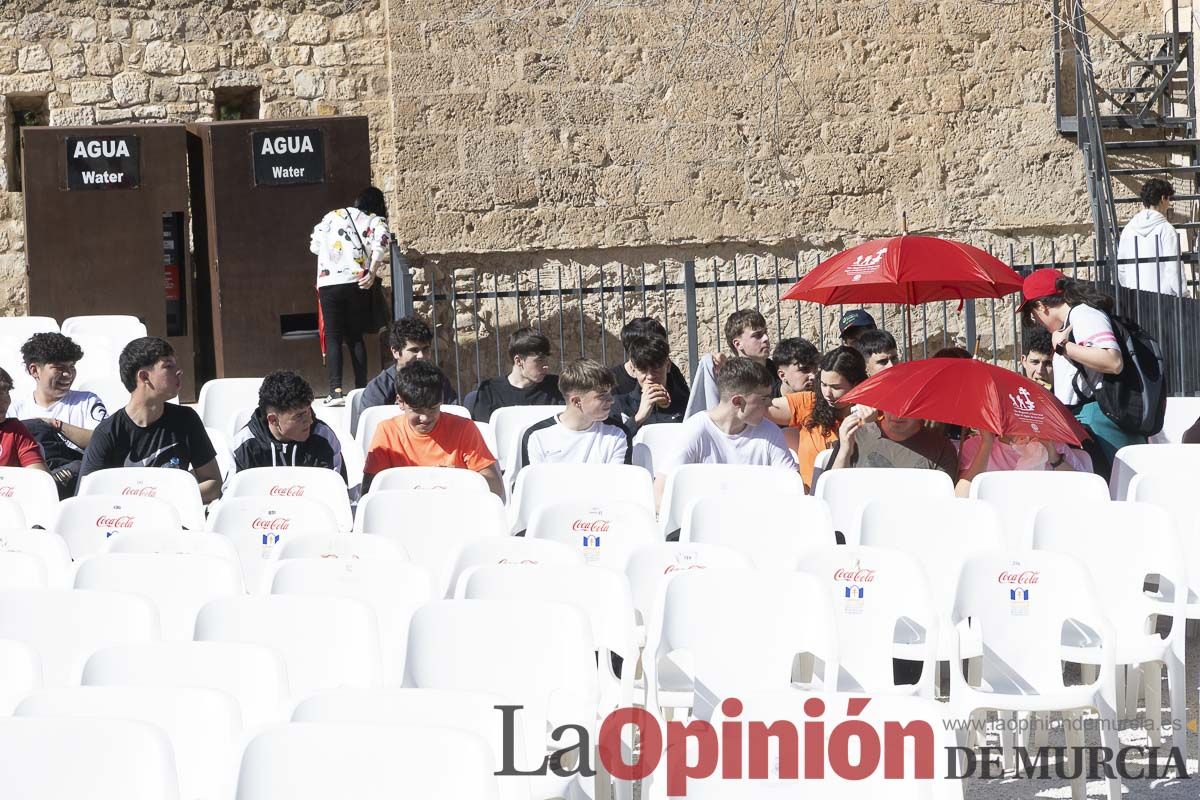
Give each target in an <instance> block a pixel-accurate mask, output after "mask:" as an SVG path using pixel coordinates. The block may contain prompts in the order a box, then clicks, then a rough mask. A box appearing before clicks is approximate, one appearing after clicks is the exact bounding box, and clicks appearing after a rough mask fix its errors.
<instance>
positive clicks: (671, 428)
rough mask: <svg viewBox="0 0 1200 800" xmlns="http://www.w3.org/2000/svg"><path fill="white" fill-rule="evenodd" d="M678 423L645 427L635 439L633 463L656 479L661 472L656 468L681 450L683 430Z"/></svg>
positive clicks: (664, 423) (663, 423)
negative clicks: (680, 440)
mask: <svg viewBox="0 0 1200 800" xmlns="http://www.w3.org/2000/svg"><path fill="white" fill-rule="evenodd" d="M679 425H680V423H677V422H662V423H659V424H657V425H643V426H642V427H641V428H640V429H639V430H638V432H637V433H636V434H635V435H634V437H633V463H634V466H638V467H641V468H642V469H644V470H646V471H647V472H649V473H650V477H655V476H656V475H658V474H659V473H660V472H661V470H658V469H657V468H656V466H655V462H657V463H658V464H659V465H661V464H663V463H664V462H665V461H666V460H667V459H669V458H670V456H671V455H672V454H673V453H674V452H676V451H677V450H678V449H679V437H680V436H682V435H683V434H682V430H683V429H682V428H680V427H679Z"/></svg>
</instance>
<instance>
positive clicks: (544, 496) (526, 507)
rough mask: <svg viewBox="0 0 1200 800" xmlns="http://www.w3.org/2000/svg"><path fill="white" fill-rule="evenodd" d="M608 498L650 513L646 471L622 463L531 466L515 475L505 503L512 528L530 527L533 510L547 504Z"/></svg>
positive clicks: (650, 487)
mask: <svg viewBox="0 0 1200 800" xmlns="http://www.w3.org/2000/svg"><path fill="white" fill-rule="evenodd" d="M608 498H612V499H620V500H622V501H624V502H626V503H631V504H634V505H637V506H640V507H642V508H645V509H646V510H648V511H650V512H651V513H653V511H654V483H653V481H652V480H650V478H649V476H648V475H646V472H645V470H641V469H638V468H637V467H634V466H628V465H625V464H533V465H530V466H528V467H525V468H524V469H522V470H521V471H520V472H519V473H518V474H517V477H516V483H515V485H514V487H513V492H512V499H511V500H510V501H509V504H508V509H509V518H510V519H511V521H512V531H513V532H514V533H520V532H521V531H523V530H525V529H526V528H527V527H529V521H530V520H531V519H532V518H533V513H534V511H535V510H536V509H540V508H543V507H545V506H546V505H547V504H549V503H560V502H566V501H578V502H580V503H583V504H587V503H591V502H596V503H602V502H603V501H604V500H605V499H608Z"/></svg>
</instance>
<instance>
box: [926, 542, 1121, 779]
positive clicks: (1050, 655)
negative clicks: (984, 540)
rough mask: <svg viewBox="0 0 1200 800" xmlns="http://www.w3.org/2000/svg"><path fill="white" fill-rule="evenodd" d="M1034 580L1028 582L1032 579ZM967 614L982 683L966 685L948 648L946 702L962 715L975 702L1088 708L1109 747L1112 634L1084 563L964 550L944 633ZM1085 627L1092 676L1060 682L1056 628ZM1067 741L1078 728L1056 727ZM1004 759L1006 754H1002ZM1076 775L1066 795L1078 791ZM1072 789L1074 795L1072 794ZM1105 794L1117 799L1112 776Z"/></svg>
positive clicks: (1074, 741) (1005, 707)
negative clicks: (1090, 634)
mask: <svg viewBox="0 0 1200 800" xmlns="http://www.w3.org/2000/svg"><path fill="white" fill-rule="evenodd" d="M1035 581H1036V582H1035ZM968 619H969V620H971V625H972V628H975V627H978V630H979V633H980V635H981V636H982V640H983V651H982V652H983V663H982V671H981V674H982V682H981V684H980V685H979V686H978V687H975V686H972V685H971V684H969V683H968V682H967V681H966V679H965V678H964V676H963V672H962V669H961V668H959V667H958V665H959V664H960V663H961V658H962V657H965V655H966V654H962V653H961V652H960V651H959V650H958V647H957V644H956V647H955V658H954V659H953V660H952V662H951V663H952V665H954V668H952V669H951V670H950V703H951V705H950V708H951V709H952V714H953V716H955V717H957V718H959V719H967V718H968V716H969V715H970V714H971V713H973V712H975V711H977V710H983V709H996V710H997V711H1001V712H1014V711H1016V712H1020V711H1026V712H1050V711H1068V712H1071V714H1072V715H1075V714H1076V712H1077V711H1078V710H1079V709H1086V708H1094V709H1096V710H1097V711H1098V712H1099V714H1100V717H1101V720H1102V725H1101V727H1100V741H1101V743H1102V745H1103V746H1104V747H1108V748H1111V752H1113V753H1115V752H1117V750H1118V748H1119V746H1120V745H1119V743H1118V740H1117V712H1116V690H1115V687H1114V686H1113V675H1114V673H1115V671H1116V665H1115V660H1114V658H1115V654H1116V653H1115V650H1116V647H1115V645H1116V642H1115V635H1114V633H1113V631H1112V628H1111V626H1110V625H1109V623H1108V620H1107V619H1106V618H1105V614H1104V609H1103V606H1102V605H1101V603H1100V599H1099V597H1098V593H1097V591H1096V586H1095V584H1094V583H1093V581H1092V578H1091V576H1090V575H1089V574H1088V572H1087V569H1086V568H1085V567H1084V566H1083V565H1082V564H1080V563H1079V562H1078V561H1076V560H1075V559H1074V558H1072V557H1070V556H1068V555H1065V554H1063V553H1052V552H1047V551H1033V550H1030V551H1025V552H1022V553H1019V554H1016V557H1015V558H1014V555H1013V554H1011V553H1002V552H992V553H984V554H980V555H975V556H971V557H970V558H968V559H967V560H966V562H965V563H964V564H963V569H962V575H961V577H960V578H959V582H958V595H957V598H956V600H955V604H954V613H953V615H952V616H951V620H950V621H951V623H952V624H953V625H954V626H955V628H952V629H951V630H950V631H947V632H946V633H947V634H948V635H950V636H953V637H956V638H955V641H956V642H957V633H958V627H959V626H962V625H963V624H964V623H965V622H966V621H967V620H968ZM1079 625H1082V626H1086V627H1087V628H1090V629H1091V630H1093V631H1096V632H1098V633H1099V635H1100V641H1099V643H1098V645H1097V646H1098V649H1099V654H1098V658H1099V661H1100V664H1101V669H1100V673H1099V678H1098V679H1097V680H1096V681H1095V682H1094V683H1085V684H1080V685H1076V686H1067V685H1065V683H1064V681H1063V668H1062V652H1061V649H1062V647H1061V646H1062V644H1063V633H1064V628H1067V629H1068V630H1069V629H1072V628H1074V627H1076V626H1079ZM1064 730H1065V732H1066V735H1067V747H1080V746H1082V745H1083V731H1082V728H1074V727H1073V726H1064ZM1009 763H1010V765H1011V763H1012V762H1011V759H1010V761H1009ZM1083 788H1084V787H1083V781H1082V779H1080V780H1079V781H1078V782H1077V785H1076V786H1074V787H1073V791H1072V795H1073V796H1079V797H1082V796H1083ZM1076 792H1078V794H1077V795H1076ZM1108 797H1109V800H1120V797H1121V782H1120V779H1119V778H1113V779H1111V780H1109V781H1108Z"/></svg>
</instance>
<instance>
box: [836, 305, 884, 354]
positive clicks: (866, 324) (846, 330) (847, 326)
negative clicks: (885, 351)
mask: <svg viewBox="0 0 1200 800" xmlns="http://www.w3.org/2000/svg"><path fill="white" fill-rule="evenodd" d="M876 327H877V326H876V325H875V318H874V317H872V316H871V315H870V314H868V313H867V312H866V310H865V309H862V308H855V309H851V310H850V311H847V312H846V313H845V314H842V319H841V321H840V322H839V323H838V332H839V333H840V334H841V335H842V344H844V345H846V346H848V347H853V346H854V343H855V342H856V341H858V337H859V336H862V335H863V334H864V333H866V332H867V331H873V330H875V328H876Z"/></svg>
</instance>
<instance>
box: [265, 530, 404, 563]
mask: <svg viewBox="0 0 1200 800" xmlns="http://www.w3.org/2000/svg"><path fill="white" fill-rule="evenodd" d="M296 558H320V559H348V560H354V561H389V562H402V563H403V562H407V561H408V560H409V558H408V553H406V552H405V551H404V548H403V547H401V546H400V545H398V544H396V543H395V542H394V541H392V540H390V539H386V538H384V537H382V536H366V535H363V534H354V533H298V534H296V535H295V536H290V537H288V538H287V540H285V541H283V542H281V543H280V544H279V546H278V547H276V548H275V549H274V550H273V551H272V552H271V561H272V562H274V563H275V564H278V563H279V562H281V561H283V560H285V559H296Z"/></svg>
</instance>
